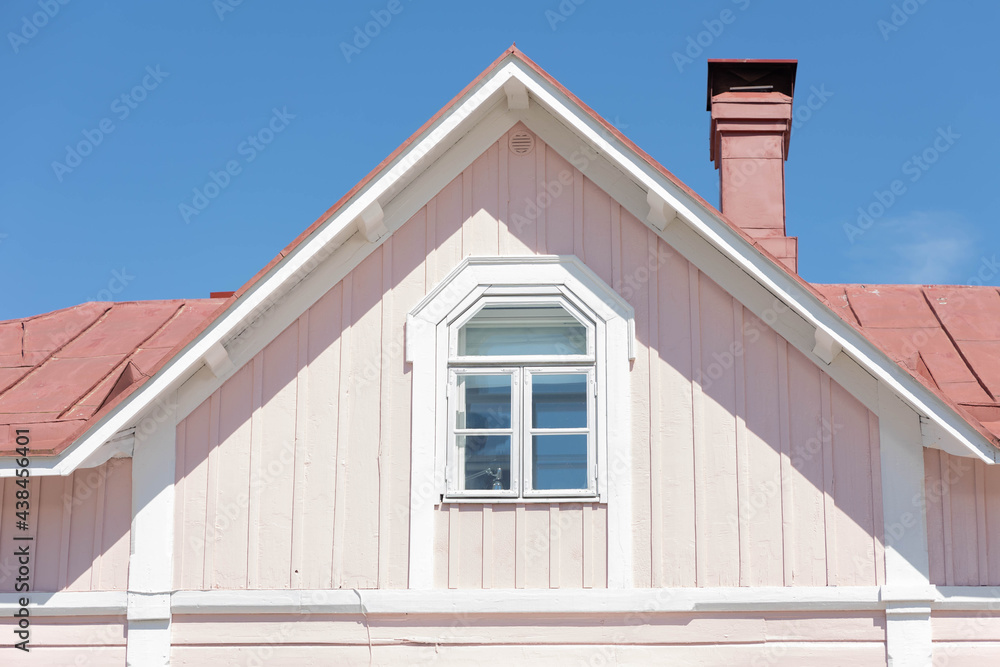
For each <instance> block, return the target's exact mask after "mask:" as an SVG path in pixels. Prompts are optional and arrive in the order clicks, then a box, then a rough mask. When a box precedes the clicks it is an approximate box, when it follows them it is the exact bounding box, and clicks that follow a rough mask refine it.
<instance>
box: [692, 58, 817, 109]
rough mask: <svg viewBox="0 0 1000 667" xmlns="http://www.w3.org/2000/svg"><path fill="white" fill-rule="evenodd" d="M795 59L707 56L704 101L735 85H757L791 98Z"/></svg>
mask: <svg viewBox="0 0 1000 667" xmlns="http://www.w3.org/2000/svg"><path fill="white" fill-rule="evenodd" d="M798 64H799V61H798V60H753V59H747V58H731V59H725V58H710V59H709V61H708V103H707V107H706V110H708V111H711V110H712V98H713V97H714V96H715V95H718V94H719V93H725V92H729V91H730V90H734V89H738V88H744V89H748V88H752V87H761V88H766V92H775V93H782V94H784V95H787V96H788V97H792V96H793V94H794V92H795V70H796V68H797V67H798Z"/></svg>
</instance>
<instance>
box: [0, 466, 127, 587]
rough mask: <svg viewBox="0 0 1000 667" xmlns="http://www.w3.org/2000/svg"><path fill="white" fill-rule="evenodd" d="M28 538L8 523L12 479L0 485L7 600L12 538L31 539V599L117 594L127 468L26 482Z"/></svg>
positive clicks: (1, 565)
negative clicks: (34, 596)
mask: <svg viewBox="0 0 1000 667" xmlns="http://www.w3.org/2000/svg"><path fill="white" fill-rule="evenodd" d="M29 484H30V494H31V496H30V499H29V502H30V503H31V507H30V510H29V515H28V526H29V528H28V530H27V531H23V530H19V529H18V527H17V526H16V524H15V522H16V521H17V518H16V516H15V503H16V502H17V498H16V496H15V494H16V492H17V491H18V490H19V489H20V487H18V486H17V483H16V481H15V479H13V478H10V477H8V478H6V479H5V480H0V487H2V494H0V592H3V593H12V592H14V583H15V581H14V580H15V578H16V577H17V562H16V558H15V556H14V551H15V548H16V547H15V542H14V536H15V535H18V536H34V538H35V541H34V554H35V558H34V561H33V563H32V585H31V588H32V590H34V591H47V592H55V591H66V590H69V591H117V590H125V589H126V587H127V584H128V560H129V529H130V527H131V522H132V460H131V459H112V460H110V461H108V462H107V463H105V464H104V465H101V466H98V467H96V468H86V469H81V470H77V471H76V472H75V473H73V474H72V475H70V476H68V477H33V478H32V479H31V481H30V483H29Z"/></svg>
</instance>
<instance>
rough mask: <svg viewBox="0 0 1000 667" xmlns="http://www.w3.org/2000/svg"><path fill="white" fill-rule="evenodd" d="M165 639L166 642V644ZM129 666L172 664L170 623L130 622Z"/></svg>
mask: <svg viewBox="0 0 1000 667" xmlns="http://www.w3.org/2000/svg"><path fill="white" fill-rule="evenodd" d="M164 637H166V641H165V642H164V641H163V640H164ZM126 656H127V659H128V665H129V667H131V666H132V665H135V667H140V666H141V667H161V666H162V665H169V664H170V621H131V620H130V621H129V622H128V648H127V649H126Z"/></svg>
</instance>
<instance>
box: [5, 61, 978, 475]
mask: <svg viewBox="0 0 1000 667" xmlns="http://www.w3.org/2000/svg"><path fill="white" fill-rule="evenodd" d="M512 79H515V80H516V83H511V84H510V85H509V86H508V85H507V84H508V82H510V81H511V80H512ZM518 84H520V85H523V86H524V88H525V90H526V91H527V95H528V96H530V98H532V99H534V100H535V101H536V102H538V103H539V104H540V105H542V106H543V107H544V108H546V109H547V110H548V111H549V112H550V113H552V114H553V115H554V116H556V117H557V118H559V119H560V120H561V121H562V122H563V124H565V125H566V126H567V127H568V128H569V129H570V130H572V131H573V132H575V133H576V134H577V135H578V136H580V137H582V138H584V139H585V140H586V142H588V143H589V144H590V145H591V146H593V147H595V149H596V153H598V154H600V155H603V156H604V157H605V158H606V159H608V160H609V161H610V162H611V163H612V164H614V165H615V166H616V167H617V168H618V169H620V170H621V171H622V172H623V173H624V174H625V175H626V176H628V177H630V178H631V179H632V180H634V181H635V182H636V183H638V184H640V185H641V186H642V187H643V188H644V189H645V190H646V192H647V193H648V200H647V201H648V202H651V203H655V204H656V206H657V213H655V214H653V213H651V214H652V215H653V216H654V218H657V221H659V219H660V218H666V217H667V215H668V214H669V211H674V212H675V217H677V218H680V219H681V220H683V221H685V222H686V223H687V224H689V225H690V226H691V227H692V228H693V229H695V230H696V231H698V232H699V233H700V234H701V235H702V236H703V237H704V238H706V239H707V240H708V241H709V242H710V243H712V244H713V245H715V246H716V247H717V248H718V249H719V250H720V251H721V252H722V253H723V254H724V255H725V256H726V257H727V258H729V259H730V260H731V261H733V262H734V263H735V264H736V265H737V266H739V267H740V268H741V269H742V270H743V271H744V272H746V273H747V274H748V275H749V276H751V277H752V278H753V279H754V280H756V281H757V282H758V283H760V284H761V285H762V286H764V287H765V288H766V289H767V290H769V291H770V292H771V293H772V294H774V295H775V296H776V297H777V298H779V299H781V300H782V301H784V302H785V303H786V304H788V306H789V307H790V308H791V309H792V310H793V311H794V312H796V313H798V314H799V315H800V316H801V317H802V318H803V319H805V320H806V321H807V322H809V323H811V324H812V325H813V326H814V327H815V328H816V329H817V330H822V331H824V332H825V334H826V335H828V336H829V337H830V339H832V342H833V343H836V344H838V345H840V347H841V348H842V349H843V351H844V352H845V353H847V354H849V355H850V356H851V357H852V358H853V359H855V360H856V361H857V362H858V363H859V364H860V365H861V366H862V367H863V368H865V370H867V371H868V372H869V373H871V375H873V376H874V377H875V378H877V379H878V380H879V381H881V382H883V383H885V384H886V386H888V387H889V388H890V389H891V390H892V391H894V392H895V393H897V394H898V395H899V396H900V397H901V398H902V399H903V400H904V401H906V403H908V404H909V405H910V406H911V407H912V408H913V409H914V410H915V411H916V412H917V413H918V414H920V415H923V416H926V417H929V418H931V419H932V420H934V421H935V422H936V423H937V424H938V425H939V426H940V427H941V429H942V431H943V432H944V433H946V434H947V435H949V436H951V437H952V438H954V439H955V440H956V441H957V443H958V444H959V445H960V446H961V447H963V448H964V449H966V450H967V451H968V453H969V454H970V455H971V456H974V457H976V458H979V459H982V460H983V461H986V462H988V463H995V462H997V450H996V448H995V447H994V446H993V445H992V444H991V443H990V442H989V440H987V439H986V438H985V437H984V436H983V435H982V434H980V433H979V432H978V431H976V429H975V428H973V427H972V425H971V424H969V423H968V422H967V421H965V419H964V418H962V417H961V416H960V415H959V414H958V413H957V412H955V411H954V410H953V409H952V408H951V407H950V406H948V405H947V404H946V403H945V402H944V401H942V400H941V399H940V398H938V397H937V396H935V395H934V394H933V392H931V391H930V390H929V389H927V388H926V387H924V386H923V385H921V384H920V383H919V382H918V381H917V380H916V379H915V378H913V377H912V376H911V375H909V374H908V373H907V372H906V371H905V370H903V369H902V368H900V367H899V366H898V365H897V364H896V363H894V362H893V361H892V360H891V359H890V358H889V357H888V356H887V355H885V354H884V353H883V352H882V351H881V350H879V349H878V348H877V347H875V345H874V344H872V343H871V342H870V341H868V340H867V339H865V338H864V336H862V335H861V334H860V333H859V332H858V331H856V330H855V329H854V328H853V327H851V326H850V325H849V324H847V323H846V322H844V321H843V320H842V319H841V318H840V317H839V316H838V315H836V314H835V313H834V312H833V311H832V310H831V309H829V308H828V307H827V306H826V305H825V304H823V303H822V302H821V301H820V300H819V299H817V298H816V297H815V296H814V295H813V294H812V293H810V292H809V291H808V290H807V289H806V288H805V287H803V286H802V285H800V284H799V283H798V282H796V281H795V280H794V279H793V278H792V277H791V276H789V275H788V274H787V273H786V272H785V271H784V270H783V269H781V268H779V267H778V266H777V265H775V264H774V263H773V262H771V261H770V260H768V259H767V258H765V257H764V256H763V255H762V254H760V253H759V252H757V251H756V250H755V249H754V248H753V247H752V246H750V244H749V243H747V241H746V240H745V239H743V238H742V237H741V236H740V235H739V234H738V233H737V232H736V231H735V230H734V229H732V228H731V227H730V226H729V225H728V224H726V222H725V221H724V220H722V218H721V217H719V215H718V214H717V213H716V212H715V211H714V210H712V209H710V208H708V207H707V206H704V205H702V204H700V203H699V202H697V201H696V200H694V199H692V198H691V197H690V196H689V195H687V194H686V193H684V192H683V191H682V190H681V188H680V187H679V186H678V185H677V184H676V183H673V182H671V181H670V180H669V179H667V178H666V177H665V176H664V175H663V174H662V173H660V172H659V171H658V170H656V169H654V168H653V167H652V166H651V165H650V164H648V163H647V162H646V161H645V160H643V159H642V158H641V157H640V156H639V155H638V154H636V153H635V152H634V151H633V150H632V149H630V148H628V147H627V146H626V145H625V144H624V143H622V142H620V141H619V140H618V139H616V138H614V137H613V136H611V135H610V134H609V133H608V132H607V130H606V129H605V128H604V126H603V125H601V124H600V123H598V122H597V121H596V120H595V119H594V118H592V117H591V116H590V115H589V114H587V113H586V112H584V111H583V110H582V109H580V108H579V107H578V106H577V105H576V104H575V103H573V102H572V101H571V100H570V99H569V98H568V97H567V96H566V95H565V94H564V93H562V92H561V91H559V90H558V89H557V88H555V87H554V86H552V85H551V84H549V83H548V82H547V81H545V80H544V78H542V77H541V76H539V75H538V74H536V73H535V72H534V71H532V70H530V69H529V68H527V67H526V66H524V65H523V64H522V62H521V61H520V60H519V59H518V58H517V56H515V55H508V57H507V58H506V60H505V61H504V62H503V63H502V64H501V65H499V66H498V67H497V68H496V69H495V70H494V71H493V72H492V73H491V74H490V75H488V76H486V77H484V78H483V80H481V81H480V82H479V83H478V84H477V85H476V86H474V87H473V88H472V89H470V90H469V92H468V93H466V95H465V97H464V98H463V99H462V100H460V101H459V102H457V103H456V104H455V105H454V106H453V107H452V108H451V109H450V110H448V111H447V112H446V113H444V114H443V115H442V117H441V118H439V119H438V120H437V121H436V122H435V123H434V124H433V125H432V126H431V127H429V128H428V129H427V130H425V132H424V133H423V134H422V135H421V136H420V137H419V138H418V139H416V140H415V141H413V143H411V144H410V145H409V146H408V147H407V148H406V150H404V151H403V152H402V153H401V154H400V155H399V156H398V157H397V158H396V159H395V160H394V161H393V162H392V163H391V164H389V165H388V166H387V167H386V168H385V170H384V171H383V173H382V174H381V175H380V176H378V177H377V178H375V179H373V180H372V181H371V182H370V183H369V184H367V186H366V187H365V188H364V189H362V190H361V191H360V192H359V193H357V194H356V195H355V196H354V198H353V199H352V200H351V201H349V202H348V203H347V204H346V205H344V206H343V207H341V208H340V209H339V210H337V211H336V212H334V213H333V214H332V215H331V216H330V217H329V218H328V219H326V220H325V221H324V222H323V224H322V225H321V226H320V227H319V228H318V229H317V230H316V231H315V232H314V233H313V234H312V235H311V237H309V238H308V239H307V240H306V241H304V242H303V243H302V244H300V245H299V246H298V247H297V248H295V249H294V250H293V251H292V252H291V253H290V254H289V255H288V256H286V257H285V258H284V259H283V260H282V261H280V262H279V263H278V264H276V265H275V266H274V267H273V268H272V269H271V270H270V271H269V273H268V274H267V275H266V276H264V277H263V278H262V279H261V280H259V281H258V282H257V283H256V284H255V285H254V286H253V287H251V288H250V290H249V291H248V292H247V293H245V294H244V295H242V296H241V297H240V298H239V299H238V300H237V301H236V302H235V303H233V304H232V306H230V308H229V310H227V311H226V312H225V313H224V314H223V315H222V316H220V317H219V318H218V319H217V320H215V321H214V322H213V323H212V324H211V325H210V326H209V327H208V328H207V329H206V330H205V331H203V332H202V333H201V334H200V335H199V336H198V337H197V338H196V339H195V340H194V341H192V342H191V343H190V344H189V345H188V346H187V348H185V349H184V350H183V351H182V352H181V353H180V354H178V355H177V356H175V357H174V358H173V359H172V360H170V361H169V362H168V363H167V364H166V366H164V367H163V368H162V369H161V370H160V371H159V372H158V373H157V374H156V375H155V376H154V377H153V378H152V379H151V380H150V381H149V382H148V383H147V384H146V385H144V386H143V387H141V388H140V389H139V391H137V392H136V393H135V394H133V395H132V396H130V397H128V399H126V400H125V401H124V402H123V403H122V404H121V405H119V406H118V407H117V408H116V409H115V410H114V411H112V412H111V413H110V414H108V415H107V416H106V417H105V418H104V419H102V420H101V421H100V422H99V423H98V424H97V425H96V426H95V427H93V428H92V429H91V430H90V431H88V432H87V433H85V434H84V435H83V436H81V437H80V438H79V439H78V440H77V441H76V442H74V443H73V444H72V445H71V446H70V447H69V448H68V449H67V450H66V451H65V452H64V453H63V454H62V455H60V456H59V457H55V458H53V459H50V460H44V459H42V460H39V461H37V464H35V462H33V465H32V472H34V473H36V474H41V475H45V474H50V475H51V474H61V475H65V474H69V473H70V472H72V471H73V470H75V469H76V468H77V467H79V466H80V465H81V464H82V463H83V462H84V461H85V460H86V459H87V458H88V457H89V456H90V455H91V454H92V453H93V452H94V451H95V450H96V449H97V448H98V447H100V446H101V445H102V444H103V443H105V442H106V441H108V440H109V439H110V438H112V437H113V436H114V434H115V433H117V432H118V431H120V430H122V429H124V428H126V427H128V426H132V425H134V423H135V420H137V419H138V418H139V417H140V416H141V414H142V413H143V411H144V410H146V409H148V408H149V407H150V406H151V405H152V404H153V402H154V401H155V400H156V399H157V397H159V396H161V395H162V394H164V392H166V391H168V390H169V389H171V388H172V387H174V385H175V384H176V383H179V382H180V381H183V380H184V379H185V378H186V377H187V376H188V375H189V374H190V373H191V372H193V370H196V369H197V368H198V367H199V366H200V365H202V364H204V363H205V361H204V360H205V357H206V355H207V354H209V353H210V350H211V349H212V347H213V346H214V345H216V344H221V343H223V341H225V340H227V339H228V338H229V337H231V336H234V335H236V334H238V333H239V332H240V331H241V330H242V327H243V326H244V325H245V324H246V323H247V322H249V321H252V319H253V318H254V317H255V316H256V315H258V314H260V313H261V312H263V311H264V310H266V309H267V308H268V307H269V306H270V303H271V302H270V301H269V299H270V298H271V297H272V295H273V294H275V293H276V292H278V291H279V290H280V289H281V288H282V287H284V286H285V285H289V284H294V282H295V281H296V278H298V279H301V278H303V277H305V275H306V274H307V273H308V271H310V270H311V268H313V267H314V266H315V263H316V262H317V258H321V257H324V256H325V255H324V254H323V253H326V254H329V253H330V252H332V251H333V250H331V249H330V246H331V245H332V244H333V242H334V241H335V240H337V239H340V241H341V242H342V241H343V240H344V239H345V238H346V236H345V234H346V235H349V233H350V232H351V231H356V230H357V229H358V227H359V225H360V223H359V222H358V221H359V219H361V221H362V222H363V223H364V224H365V225H366V226H367V225H368V223H367V222H364V218H363V217H362V216H363V214H365V213H366V212H367V213H368V218H369V221H370V220H371V219H372V210H369V208H370V207H372V205H373V204H375V205H379V204H378V202H379V201H384V202H388V201H389V200H390V199H391V198H392V195H393V194H395V193H396V192H399V190H400V189H401V188H402V185H403V183H404V181H405V179H408V178H411V177H412V175H413V173H414V171H415V168H416V167H417V166H418V164H419V163H420V162H421V160H422V158H424V157H425V156H427V155H428V154H432V153H433V152H434V150H435V148H436V147H438V146H439V145H441V144H443V143H444V142H447V141H449V140H452V141H454V139H455V137H456V131H458V132H461V131H462V130H463V127H462V126H463V124H464V123H465V121H466V120H467V119H469V118H470V116H472V115H473V114H474V113H476V112H477V111H481V110H482V109H483V108H489V106H490V104H492V103H493V102H495V101H498V100H499V99H501V98H503V99H506V100H507V102H508V104H510V103H511V102H512V100H513V104H514V105H515V106H516V105H519V104H521V103H522V101H521V100H522V95H521V91H520V86H519V85H518ZM543 139H544V137H543ZM685 200H688V202H689V203H690V205H688V203H685ZM651 208H652V206H651ZM376 217H377V216H376ZM671 219H673V218H671ZM669 222H670V220H666V223H669ZM666 223H665V225H664V226H666ZM647 224H649V225H650V228H651V229H654V230H655V231H657V232H662V229H658V228H657V226H656V224H654V223H650V222H648V221H647ZM372 231H374V232H375V233H377V232H378V227H377V225H374V226H373V227H372V228H371V231H369V232H368V233H366V234H365V236H366V239H368V238H370V236H369V234H371V233H372ZM374 247H375V245H374V244H372V248H374ZM334 250H335V249H334ZM13 474H14V467H13V462H12V460H6V461H2V462H0V477H9V476H13Z"/></svg>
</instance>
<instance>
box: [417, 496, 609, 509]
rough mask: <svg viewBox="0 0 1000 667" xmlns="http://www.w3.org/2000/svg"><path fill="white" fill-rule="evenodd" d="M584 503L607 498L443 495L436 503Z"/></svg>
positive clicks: (600, 501)
mask: <svg viewBox="0 0 1000 667" xmlns="http://www.w3.org/2000/svg"><path fill="white" fill-rule="evenodd" d="M574 503H582V504H584V505H593V504H597V505H607V501H606V500H602V499H601V497H600V496H599V495H587V496H531V497H527V498H490V497H479V498H475V497H472V496H469V497H461V498H458V497H451V498H447V497H441V499H440V500H439V501H438V502H437V503H436V505H438V506H442V505H541V504H544V505H554V504H559V505H571V504H574Z"/></svg>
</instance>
